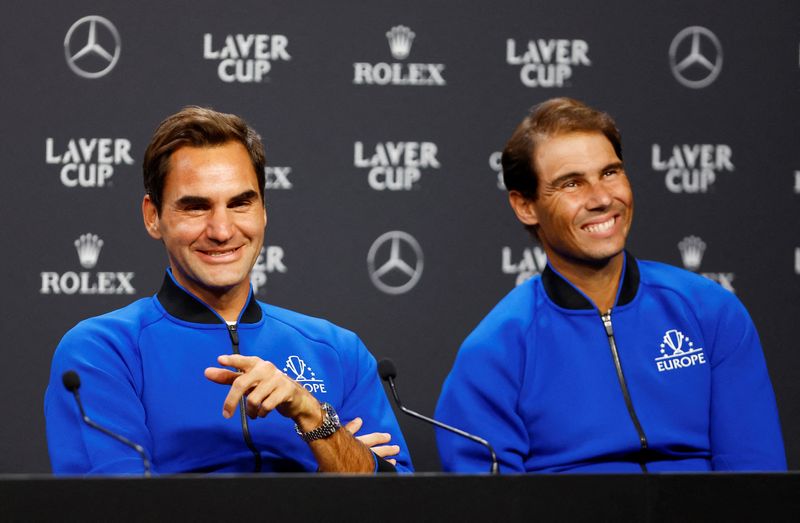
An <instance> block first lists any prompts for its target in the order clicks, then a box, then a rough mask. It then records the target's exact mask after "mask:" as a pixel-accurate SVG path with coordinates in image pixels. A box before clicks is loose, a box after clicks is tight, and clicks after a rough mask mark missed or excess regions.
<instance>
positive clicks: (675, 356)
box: [655, 329, 706, 372]
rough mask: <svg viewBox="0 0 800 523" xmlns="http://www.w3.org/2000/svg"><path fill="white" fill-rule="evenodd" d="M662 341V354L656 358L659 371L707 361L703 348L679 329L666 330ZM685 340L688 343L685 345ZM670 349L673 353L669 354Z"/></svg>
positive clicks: (701, 363)
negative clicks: (696, 345)
mask: <svg viewBox="0 0 800 523" xmlns="http://www.w3.org/2000/svg"><path fill="white" fill-rule="evenodd" d="M661 342H662V343H661V345H660V352H661V354H662V356H660V357H658V358H656V359H655V360H656V367H658V372H665V371H669V370H674V369H682V368H685V367H691V366H693V365H703V364H705V363H706V358H705V354H704V353H703V348H702V347H695V346H694V342H693V341H692V340H691V339H690V338H689V337H688V336H686V335H685V334H683V333H682V332H681V331H679V330H677V329H671V330H668V331H667V332H665V333H664V337H663V338H662V339H661ZM684 342H685V343H686V345H684ZM668 351H671V353H669V354H668V353H667V352H668Z"/></svg>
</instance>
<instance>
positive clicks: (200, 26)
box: [0, 0, 800, 473]
mask: <svg viewBox="0 0 800 523" xmlns="http://www.w3.org/2000/svg"><path fill="white" fill-rule="evenodd" d="M798 21H800V4H798V3H797V2H796V1H788V0H787V1H777V0H771V1H766V2H758V3H754V2H747V1H743V0H741V1H735V2H731V1H722V0H719V1H714V2H702V3H698V2H689V1H673V2H664V3H661V2H658V3H656V2H636V1H633V0H628V1H610V2H604V3H602V4H599V3H598V4H594V5H587V3H586V2H578V1H564V0H562V1H559V2H555V1H538V2H523V1H521V0H517V1H511V0H508V1H504V2H472V3H463V2H456V1H442V2H422V1H399V2H398V1H392V2H388V1H377V0H376V1H370V2H322V1H305V2H277V1H264V0H260V1H258V2H256V1H240V2H232V3H228V4H220V3H219V2H212V1H208V0H203V1H195V2H191V3H184V4H182V3H179V2H174V3H166V2H154V1H146V2H135V3H134V2H130V3H108V2H93V1H88V0H87V1H73V2H67V3H63V4H55V3H47V4H44V3H40V2H21V1H10V2H6V3H5V4H4V9H3V15H2V17H0V29H2V34H3V37H4V43H5V45H3V46H2V47H0V55H1V56H2V62H0V66H1V67H2V94H3V96H2V99H1V100H0V107H1V108H2V114H3V125H2V131H0V132H2V148H0V170H1V171H0V172H2V183H3V189H4V198H3V200H4V201H3V205H2V210H0V212H1V213H2V223H4V224H5V226H4V233H3V239H4V242H3V243H4V244H5V254H4V256H3V262H2V278H3V289H4V292H3V314H2V319H1V320H0V321H2V334H3V339H4V342H3V344H2V349H1V350H2V357H3V361H4V363H5V371H4V373H3V378H2V380H0V403H1V404H2V409H1V410H2V412H3V414H4V422H3V423H2V424H0V426H1V427H2V428H0V473H9V472H13V473H21V472H46V471H49V461H48V458H47V452H46V444H45V435H44V417H43V413H42V401H43V394H44V388H45V385H46V382H47V378H48V375H49V364H50V359H51V356H52V353H53V350H54V348H55V346H56V345H57V343H58V341H59V339H60V337H61V336H62V335H63V333H64V332H65V331H66V330H67V329H68V328H70V327H71V326H73V325H74V324H75V323H76V322H78V321H79V320H81V319H82V318H85V317H88V316H90V315H95V314H100V313H103V312H105V311H108V310H111V309H113V308H117V307H121V306H123V305H126V304H127V303H129V302H131V301H132V300H134V299H138V298H142V297H146V296H150V295H152V293H153V292H154V291H155V290H156V289H157V288H158V286H159V285H160V282H161V279H162V277H163V271H164V268H165V267H166V263H167V262H166V258H165V255H164V252H163V248H162V246H161V245H160V244H159V243H157V242H155V241H153V240H151V239H150V238H149V237H148V236H147V235H146V234H145V231H144V229H143V227H142V220H141V213H140V203H141V198H142V194H143V189H142V182H141V158H142V154H143V152H144V148H145V146H146V144H147V141H148V139H149V137H150V135H151V133H152V131H153V129H154V128H155V126H156V125H157V124H158V123H159V122H160V121H161V119H162V118H164V117H165V116H166V115H168V114H170V113H173V112H175V111H176V110H178V109H179V108H181V107H182V106H184V105H187V104H200V105H210V106H212V107H214V108H216V109H219V110H223V111H226V112H233V113H237V114H240V115H242V116H244V117H245V118H246V119H247V120H248V121H249V122H250V123H251V124H252V125H253V126H254V127H255V128H256V129H257V130H258V131H259V132H260V133H261V135H262V136H263V138H264V142H265V144H266V148H267V158H268V163H269V167H268V170H267V208H268V215H269V225H268V227H267V233H266V244H265V248H264V251H263V253H262V255H261V257H260V258H259V260H258V263H257V265H256V267H255V270H254V271H253V275H252V281H253V285H254V287H255V289H256V292H257V294H258V297H259V298H260V299H262V300H265V301H268V302H271V303H274V304H276V305H280V306H283V307H288V308H291V309H296V310H298V311H301V312H304V313H307V314H311V315H316V316H321V317H324V318H327V319H329V320H331V321H333V322H335V323H337V324H339V325H342V326H344V327H346V328H349V329H352V330H354V331H356V332H357V333H358V334H359V335H360V336H361V337H362V338H363V340H364V342H365V343H366V344H367V346H368V347H369V348H370V349H371V351H372V352H373V353H374V354H375V356H376V357H377V358H381V357H387V356H388V357H392V358H393V359H394V360H395V362H396V364H397V367H398V369H399V377H398V381H397V382H398V386H399V388H400V392H401V395H402V396H403V398H404V400H405V402H406V403H407V404H408V405H409V406H411V407H413V408H415V409H416V410H419V411H421V412H424V413H432V411H433V408H434V405H435V402H436V399H437V397H438V394H439V390H440V387H441V384H442V381H443V379H444V377H445V376H446V374H447V372H448V371H449V369H450V366H451V364H452V362H453V359H454V357H455V354H456V351H457V349H458V346H459V344H460V342H461V341H462V340H463V338H464V337H465V336H466V335H467V334H468V333H469V332H470V330H471V329H472V328H474V327H475V325H476V324H477V323H478V322H479V321H480V319H481V318H482V317H483V316H484V315H485V314H486V313H487V312H488V311H489V310H490V309H491V307H492V306H493V305H494V304H495V303H496V302H497V301H498V300H499V299H500V298H501V297H502V296H503V295H504V294H506V293H507V292H508V291H509V290H511V289H512V288H513V287H514V285H516V284H518V283H520V282H522V281H524V280H525V279H526V278H528V277H530V276H532V275H536V274H538V273H539V272H540V271H541V270H542V268H543V267H544V265H545V263H546V257H545V255H544V252H543V251H542V250H541V249H540V248H539V247H538V246H537V245H536V244H535V243H533V242H532V240H531V239H530V238H529V237H528V235H527V233H526V232H525V231H524V229H523V228H522V226H521V225H519V224H518V223H517V222H516V220H515V218H514V216H513V215H512V213H511V211H510V209H509V208H508V205H507V202H506V195H505V192H504V190H503V187H502V179H501V176H500V166H499V151H500V150H501V149H502V147H503V145H504V143H505V141H506V139H507V138H508V137H509V136H510V134H511V131H512V130H513V128H514V126H515V125H516V124H517V123H518V122H519V120H520V119H521V118H522V117H523V116H524V115H525V113H526V111H527V109H528V108H529V107H530V106H532V105H533V104H535V103H538V102H540V101H542V100H544V99H547V98H550V97H553V96H572V97H576V98H579V99H582V100H584V101H586V102H588V103H589V104H592V105H594V106H597V107H600V108H603V109H605V110H607V111H609V112H610V113H611V114H612V115H614V116H615V117H616V118H617V121H618V123H619V125H620V127H621V129H622V133H623V140H624V145H625V162H626V166H627V170H628V172H629V175H630V177H631V180H632V184H633V187H634V193H635V197H636V220H635V226H634V229H633V232H632V235H631V238H630V243H629V248H630V250H631V251H632V252H633V253H635V254H636V255H637V256H639V257H640V258H646V259H655V260H660V261H663V262H667V263H670V264H673V265H677V266H680V267H685V268H686V269H688V270H691V271H695V272H697V273H699V274H702V275H704V276H706V277H708V278H711V279H712V280H714V281H716V282H718V283H719V284H720V285H722V286H723V287H724V288H726V289H728V290H729V291H730V292H735V293H736V295H737V296H738V297H739V298H740V299H741V300H742V301H743V302H744V304H745V305H746V306H747V308H748V309H749V311H750V313H751V315H752V316H753V318H754V320H755V323H756V325H757V327H758V329H759V332H760V334H761V338H762V341H763V344H764V350H765V353H766V356H767V361H768V364H769V369H770V373H771V376H772V380H773V384H774V386H775V392H776V395H777V400H778V405H779V408H780V413H781V418H782V423H783V430H784V436H785V439H786V448H787V453H788V458H789V464H790V466H791V467H792V468H797V467H798V466H799V465H800V460H799V459H798V458H799V456H800V409H798V405H800V385H798V384H800V379H798V377H800V352H798V350H797V349H798V341H797V337H798V336H797V332H796V328H797V324H798V318H799V317H800V233H799V232H798V231H800V229H798V223H800V221H799V218H800V212H799V211H798V206H799V205H800V147H798V142H797V140H798V138H797V137H798V136H800V132H799V131H800V129H798V118H797V114H798V108H799V104H798V101H800V90H799V89H798V87H800V56H799V52H798V51H799V46H800V30H799V29H800V25H798ZM643 343H644V345H643V346H641V347H637V350H642V351H650V353H651V354H652V356H653V359H654V360H655V359H656V358H658V357H660V356H662V354H663V352H662V350H663V347H662V345H663V344H664V340H661V339H653V340H650V341H649V342H648V340H643ZM224 350H225V348H221V351H224ZM276 364H278V365H281V364H283V362H276ZM674 371H675V370H673V372H674ZM492 386H493V384H492V383H486V387H487V388H491V387H492ZM575 386H580V384H575ZM87 408H88V409H89V410H91V405H89V406H87ZM187 408H189V409H190V408H191V398H187ZM179 414H180V413H176V415H179ZM400 421H401V424H402V426H403V429H404V431H405V433H406V435H407V439H408V442H409V444H410V447H411V453H412V456H413V458H414V461H415V464H416V465H417V467H418V469H419V470H438V469H439V463H438V458H437V457H436V450H435V443H434V438H433V432H432V429H430V428H428V427H427V426H422V425H419V424H417V423H416V422H415V421H414V420H410V419H406V418H401V420H400Z"/></svg>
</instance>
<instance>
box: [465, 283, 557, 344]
mask: <svg viewBox="0 0 800 523" xmlns="http://www.w3.org/2000/svg"><path fill="white" fill-rule="evenodd" d="M542 292H543V288H542V283H541V276H535V277H533V278H531V279H529V280H527V281H525V282H524V283H522V284H521V285H519V286H517V287H515V288H514V289H512V290H511V291H510V292H509V293H508V294H506V295H505V296H504V297H503V298H502V299H501V300H500V301H499V302H498V303H497V305H495V306H494V307H493V308H492V310H491V311H489V314H487V315H486V316H485V317H484V318H483V320H482V321H481V322H480V324H478V327H477V328H476V329H475V330H476V331H495V330H507V329H513V330H515V331H516V330H526V329H527V327H528V326H529V325H530V323H531V321H532V320H533V317H534V314H535V310H536V308H537V307H538V306H539V305H540V303H541V299H540V298H541V294H542Z"/></svg>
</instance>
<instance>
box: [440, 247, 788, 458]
mask: <svg viewBox="0 0 800 523" xmlns="http://www.w3.org/2000/svg"><path fill="white" fill-rule="evenodd" d="M634 263H635V262H634ZM638 269H639V273H640V274H639V284H638V290H637V291H636V294H635V297H633V299H632V300H631V301H628V302H626V303H624V304H621V305H618V306H615V307H614V308H613V309H612V313H611V320H612V324H613V329H614V334H615V339H616V343H617V348H618V352H619V356H620V360H621V366H622V369H623V373H624V375H625V379H626V382H627V385H628V388H629V391H630V396H631V399H632V402H633V406H634V410H635V411H636V413H637V415H638V418H639V420H640V422H641V425H642V427H643V430H644V433H645V435H646V437H647V441H648V447H649V450H648V451H647V452H646V453H644V454H642V453H641V449H640V442H639V437H638V434H637V431H636V429H635V426H634V424H633V422H632V421H631V417H630V415H629V413H628V410H627V408H626V404H625V401H624V397H623V394H622V391H621V387H620V383H619V380H618V378H617V374H616V369H615V365H614V362H613V358H612V356H611V351H610V348H609V342H608V338H607V335H606V331H605V329H604V326H603V323H602V321H601V318H600V315H599V313H598V311H597V310H587V309H575V308H565V307H561V306H559V305H557V304H556V303H555V302H554V301H553V300H552V299H551V297H550V296H548V294H547V292H546V291H545V288H544V286H543V282H542V277H541V276H537V277H536V278H533V279H531V280H529V281H528V282H526V283H524V284H523V285H521V286H519V287H517V288H516V289H514V290H513V291H511V292H510V293H509V294H508V295H507V296H506V297H505V298H504V299H503V300H502V301H501V302H500V303H499V304H498V305H497V306H496V307H495V308H494V309H493V310H492V311H491V312H490V313H489V315H488V316H487V317H486V318H485V319H484V320H483V321H482V322H481V323H480V324H479V325H478V327H477V328H476V329H475V330H474V331H473V332H472V333H471V334H470V335H469V337H468V338H467V339H466V340H465V341H464V344H463V345H462V347H461V349H460V351H459V353H458V356H457V358H456V361H455V364H454V366H453V369H452V371H451V373H450V374H449V376H448V377H447V379H446V381H445V383H444V386H443V389H442V393H441V396H440V398H439V402H438V406H437V410H436V416H437V419H441V420H442V421H444V422H446V423H450V424H453V425H455V426H457V427H460V428H463V429H465V430H467V431H468V432H471V433H474V434H476V435H478V436H481V437H483V438H485V439H487V440H488V441H489V442H490V443H491V444H492V445H493V446H494V447H495V450H496V451H497V454H498V459H499V461H500V471H501V472H505V473H519V472H590V473H594V472H641V468H640V466H639V460H640V459H642V457H643V456H644V460H645V461H646V462H647V468H648V470H649V471H651V472H668V471H670V472H671V471H710V470H735V471H767V470H786V458H785V454H784V448H783V440H782V437H781V430H780V424H779V421H778V412H777V407H776V404H775V398H774V394H773V391H772V385H771V383H770V380H769V376H768V374H767V368H766V363H765V361H764V356H763V352H762V349H761V345H760V342H759V339H758V334H757V333H756V329H755V327H754V325H753V322H752V320H751V319H750V317H749V315H748V314H747V311H746V310H745V308H744V306H743V305H742V304H741V303H740V302H739V300H738V299H737V298H736V297H735V296H734V295H733V294H732V293H730V292H728V291H726V290H724V289H722V288H721V287H720V286H719V285H717V284H716V283H714V282H711V281H710V280H708V279H706V278H703V277H700V276H698V275H695V274H692V273H689V272H687V271H684V270H681V269H676V268H674V267H670V266H667V265H664V264H660V263H655V262H646V261H640V262H639V263H638ZM626 270H627V268H626ZM551 271H552V269H551ZM551 276H553V277H555V278H561V277H560V276H558V275H557V274H555V273H554V272H551ZM563 281H565V280H563ZM563 281H562V283H563ZM567 283H568V282H567ZM570 285H571V284H570ZM575 291H577V289H575ZM670 331H677V332H680V333H681V334H683V335H684V337H686V338H688V339H683V340H682V348H681V351H682V352H683V353H687V352H688V351H690V350H692V351H694V352H692V353H691V354H689V355H687V356H685V357H688V358H689V359H688V360H687V359H684V356H681V355H680V353H678V354H677V357H673V358H669V359H668V360H661V364H660V365H661V368H662V370H659V361H658V360H656V358H659V357H663V356H665V355H673V356H674V355H675V353H673V351H672V349H671V348H670V347H669V346H668V345H669V344H667V343H665V341H664V336H665V335H667V333H669V332H670ZM671 336H672V338H671V339H672V342H673V345H676V346H677V343H676V337H677V336H678V335H677V333H676V332H673V333H672V335H671ZM689 343H691V346H690V345H689ZM662 344H664V345H665V347H664V350H665V352H664V353H662V352H661V350H662V348H661V345H662ZM697 349H702V350H697ZM692 355H694V363H693V364H692ZM700 355H702V362H701V361H700V360H701V357H700ZM675 360H678V363H675ZM681 362H684V363H685V364H682V363H681ZM667 367H671V368H667ZM437 441H438V446H439V454H440V457H441V460H442V465H443V468H444V469H445V470H447V471H459V472H486V471H488V469H489V456H488V452H487V451H486V450H485V449H484V448H483V447H481V446H479V445H475V444H473V443H471V442H469V441H466V440H464V439H463V438H459V437H457V436H453V435H451V434H449V433H447V432H444V431H437Z"/></svg>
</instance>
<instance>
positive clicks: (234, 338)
mask: <svg viewBox="0 0 800 523" xmlns="http://www.w3.org/2000/svg"><path fill="white" fill-rule="evenodd" d="M228 334H230V336H231V342H232V343H233V344H234V345H235V346H236V347H237V348H238V346H239V332H238V331H237V330H236V325H228Z"/></svg>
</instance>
